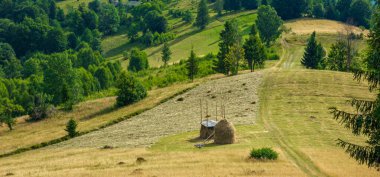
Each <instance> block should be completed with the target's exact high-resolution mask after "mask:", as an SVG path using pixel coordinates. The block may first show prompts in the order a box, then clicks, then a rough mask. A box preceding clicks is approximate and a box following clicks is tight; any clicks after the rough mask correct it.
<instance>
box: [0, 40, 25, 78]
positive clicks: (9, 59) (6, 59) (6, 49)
mask: <svg viewBox="0 0 380 177" xmlns="http://www.w3.org/2000/svg"><path fill="white" fill-rule="evenodd" d="M0 68H2V70H3V72H4V74H5V77H7V78H17V77H20V76H21V72H20V71H21V70H22V66H21V63H20V60H18V59H17V58H16V54H15V52H14V51H13V49H12V46H10V45H9V44H7V43H1V42H0Z"/></svg>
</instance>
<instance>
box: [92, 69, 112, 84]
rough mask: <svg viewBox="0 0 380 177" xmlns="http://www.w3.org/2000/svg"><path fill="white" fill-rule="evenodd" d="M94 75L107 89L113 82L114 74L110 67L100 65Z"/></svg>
mask: <svg viewBox="0 0 380 177" xmlns="http://www.w3.org/2000/svg"><path fill="white" fill-rule="evenodd" d="M94 76H95V77H96V78H97V79H98V81H99V84H100V88H101V89H107V88H109V87H111V86H112V84H113V76H112V73H111V71H110V69H109V68H108V67H104V66H101V67H99V68H98V69H97V70H96V72H95V74H94Z"/></svg>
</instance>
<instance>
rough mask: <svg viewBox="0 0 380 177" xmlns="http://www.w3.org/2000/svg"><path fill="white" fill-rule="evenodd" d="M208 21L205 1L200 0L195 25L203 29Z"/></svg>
mask: <svg viewBox="0 0 380 177" xmlns="http://www.w3.org/2000/svg"><path fill="white" fill-rule="evenodd" d="M209 22H210V16H209V14H208V7H207V1H206V0H201V1H200V3H199V6H198V14H197V18H196V20H195V25H196V26H197V27H199V28H200V29H205V28H206V26H207V25H208V24H209Z"/></svg>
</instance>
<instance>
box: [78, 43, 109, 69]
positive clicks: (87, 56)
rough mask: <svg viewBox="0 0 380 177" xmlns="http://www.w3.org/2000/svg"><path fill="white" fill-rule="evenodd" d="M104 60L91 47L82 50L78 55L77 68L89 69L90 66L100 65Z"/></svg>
mask: <svg viewBox="0 0 380 177" xmlns="http://www.w3.org/2000/svg"><path fill="white" fill-rule="evenodd" d="M102 60H103V58H102V56H101V54H100V53H99V52H95V51H93V50H92V49H91V48H90V47H84V48H81V49H80V50H79V52H78V54H77V61H76V62H75V66H76V67H84V68H85V69H88V67H89V66H90V65H95V66H97V65H99V64H100V63H101V62H102Z"/></svg>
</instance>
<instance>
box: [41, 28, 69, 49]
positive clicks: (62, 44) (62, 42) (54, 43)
mask: <svg viewBox="0 0 380 177" xmlns="http://www.w3.org/2000/svg"><path fill="white" fill-rule="evenodd" d="M47 39H48V40H46V42H45V52H46V53H54V52H63V51H64V50H66V48H67V45H68V41H67V36H66V35H65V33H64V31H63V30H61V29H59V28H58V29H52V30H50V31H49V32H48V33H47Z"/></svg>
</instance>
